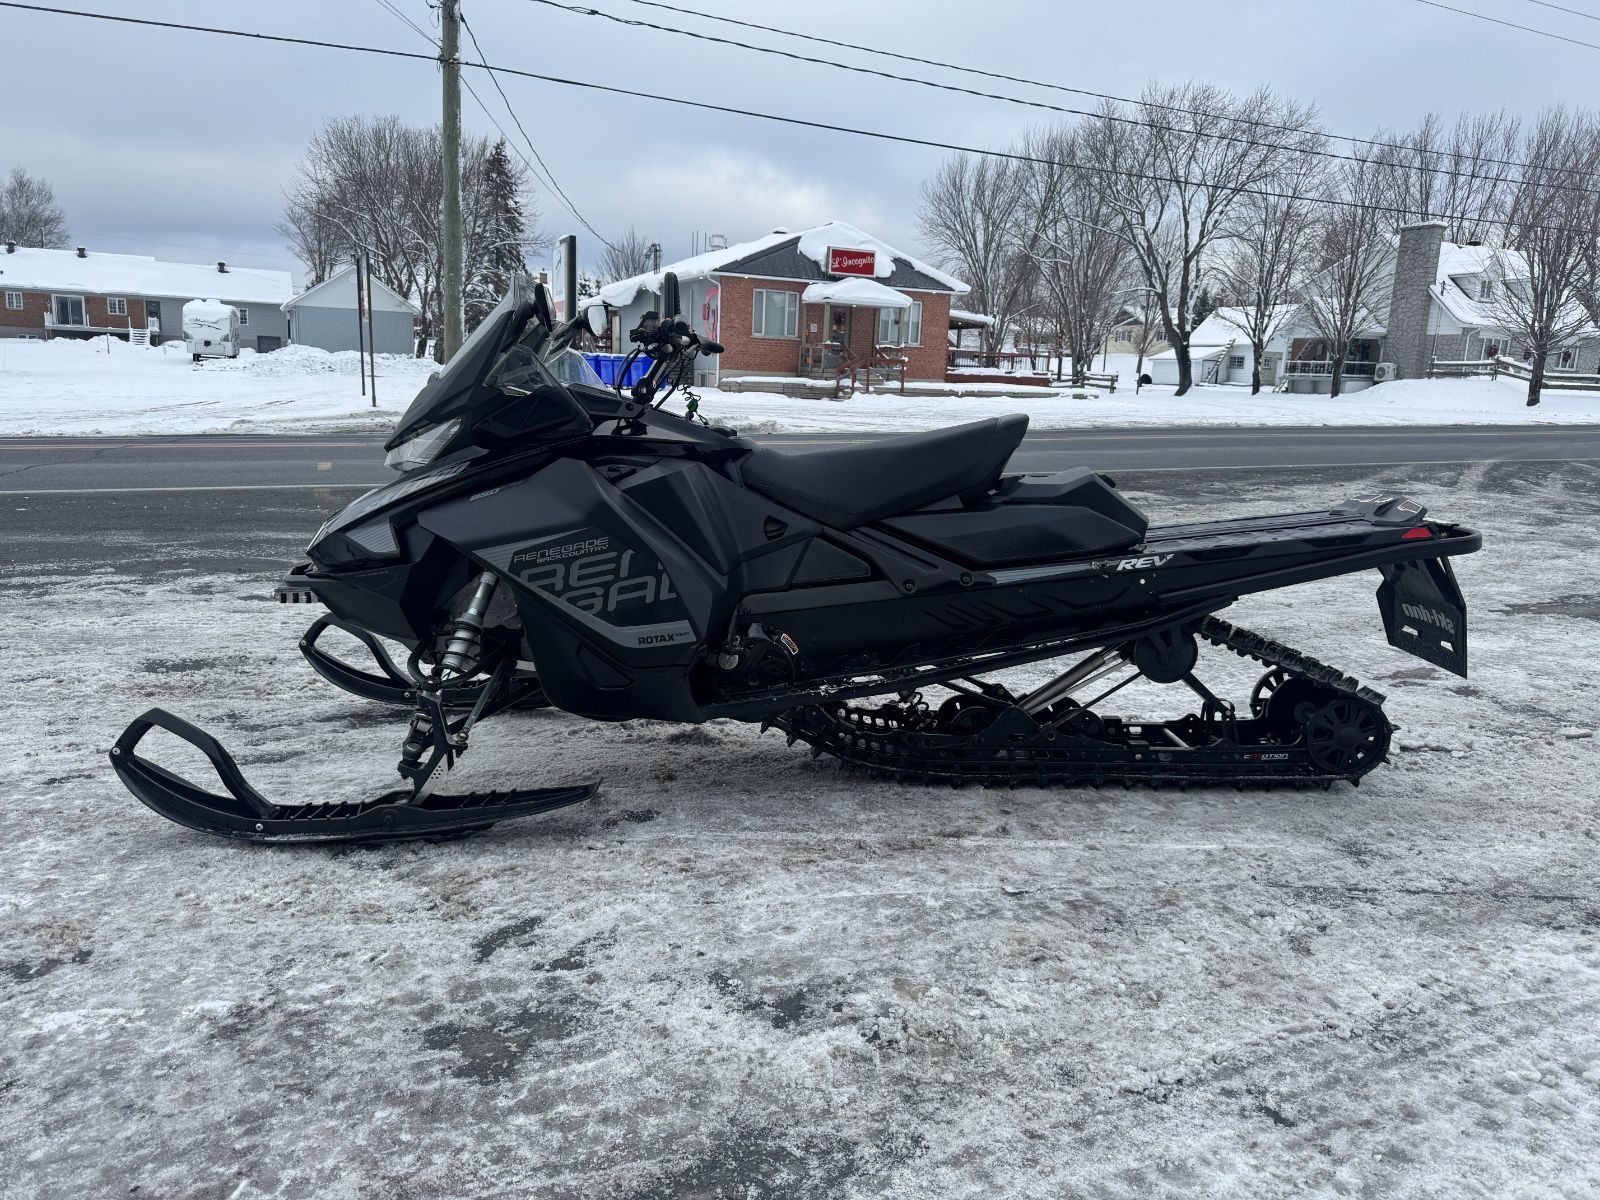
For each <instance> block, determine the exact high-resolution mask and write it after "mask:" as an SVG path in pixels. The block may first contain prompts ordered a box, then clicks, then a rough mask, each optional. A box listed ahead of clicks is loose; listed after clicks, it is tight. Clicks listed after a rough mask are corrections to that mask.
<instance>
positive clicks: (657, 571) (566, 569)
mask: <svg viewBox="0 0 1600 1200" xmlns="http://www.w3.org/2000/svg"><path fill="white" fill-rule="evenodd" d="M583 545H599V546H608V545H610V539H609V538H596V539H594V541H593V542H586V543H579V542H574V543H572V545H571V546H557V547H555V548H554V549H553V550H551V551H550V552H548V553H541V554H540V555H539V556H536V557H534V558H533V559H532V560H524V562H523V563H521V564H519V562H518V559H519V558H521V557H522V555H520V554H518V555H514V556H513V557H512V559H511V569H512V570H513V571H514V572H516V573H518V574H520V575H521V576H522V578H523V579H525V580H527V582H528V586H530V587H536V588H540V589H541V590H543V591H546V592H549V593H550V594H551V595H553V596H559V597H560V598H561V599H562V600H564V601H566V603H568V604H570V605H572V606H573V607H574V608H581V609H582V610H583V611H584V612H586V613H594V614H595V615H599V614H600V613H614V612H616V611H617V610H618V609H619V608H622V607H623V606H625V605H643V606H649V605H652V604H655V603H657V602H659V601H662V600H675V599H677V596H678V593H677V591H676V590H674V588H673V586H672V579H671V577H670V576H668V574H667V573H666V572H665V571H664V570H662V569H661V565H660V564H659V563H658V562H656V561H655V559H653V558H651V557H649V556H648V555H644V554H640V553H638V552H637V551H634V550H623V551H620V552H619V551H616V550H605V551H603V552H601V553H598V554H585V555H584V556H583V557H582V558H571V559H567V560H566V561H559V560H560V559H561V558H563V557H564V556H563V555H561V553H560V552H561V551H563V550H569V549H571V548H572V546H583ZM552 559H556V560H558V561H551V560H552ZM635 572H637V573H635ZM641 636H644V635H641ZM672 640H674V639H673V637H671V636H666V635H663V637H662V638H660V639H658V641H657V642H655V643H652V642H648V641H643V640H641V642H640V643H639V644H640V645H651V644H661V643H662V642H670V641H672Z"/></svg>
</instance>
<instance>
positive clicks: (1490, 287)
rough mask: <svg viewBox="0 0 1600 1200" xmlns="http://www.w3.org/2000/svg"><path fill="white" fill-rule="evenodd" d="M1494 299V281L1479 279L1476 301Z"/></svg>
mask: <svg viewBox="0 0 1600 1200" xmlns="http://www.w3.org/2000/svg"><path fill="white" fill-rule="evenodd" d="M1493 297H1494V280H1492V279H1480V280H1479V281H1478V299H1479V300H1489V299H1492V298H1493Z"/></svg>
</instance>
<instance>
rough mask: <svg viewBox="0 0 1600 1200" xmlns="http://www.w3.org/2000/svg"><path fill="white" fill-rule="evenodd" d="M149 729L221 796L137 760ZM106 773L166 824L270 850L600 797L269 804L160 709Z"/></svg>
mask: <svg viewBox="0 0 1600 1200" xmlns="http://www.w3.org/2000/svg"><path fill="white" fill-rule="evenodd" d="M152 729H164V730H166V731H167V732H168V733H172V734H175V735H176V736H178V737H180V738H182V739H183V740H184V741H186V742H188V743H189V744H190V745H192V746H194V747H195V748H196V749H197V750H199V751H200V752H201V753H202V754H204V755H205V756H206V758H207V759H209V760H210V762H211V765H212V766H213V767H214V768H215V769H216V772H217V777H218V778H219V779H221V781H222V785H223V787H224V788H226V789H227V794H226V795H219V794H218V793H216V792H208V791H206V790H205V789H204V788H201V787H197V786H196V785H194V784H192V783H190V782H189V781H188V780H187V779H184V778H183V777H182V776H181V775H177V774H174V773H173V772H171V771H169V770H167V769H166V768H165V767H160V766H157V765H156V764H155V763H153V762H150V761H149V760H147V759H144V758H141V757H140V756H139V755H138V753H137V752H136V751H137V749H138V746H139V742H140V740H141V739H142V738H143V737H144V735H145V734H147V733H149V732H150V730H152ZM111 766H112V768H113V769H114V770H115V771H116V773H117V777H118V778H119V779H121V780H122V782H123V784H124V785H126V787H127V788H128V790H129V791H130V792H132V793H133V794H134V795H135V796H137V797H138V798H139V800H140V801H141V802H143V803H144V804H145V805H146V807H148V808H150V809H151V810H152V811H154V812H157V813H159V814H160V815H161V816H163V817H166V818H167V820H169V821H174V822H176V823H177V824H179V825H184V826H187V827H188V828H190V829H195V830H199V831H200V832H201V833H211V834H216V835H217V836H218V837H228V838H236V839H238V840H240V841H246V842H265V843H276V844H285V843H305V844H316V843H330V842H388V841H403V840H407V839H412V838H447V837H459V836H462V835H465V834H468V833H475V832H477V831H479V830H482V829H488V828H489V827H490V826H491V825H496V824H498V823H499V822H501V821H509V820H512V819H514V818H517V817H529V816H533V815H535V814H537V813H543V812H550V811H551V810H553V809H557V808H566V807H567V806H569V805H573V804H581V803H582V802H583V801H585V800H589V799H592V798H593V797H594V795H595V794H596V792H597V791H598V790H599V785H598V784H586V785H581V786H576V787H564V788H532V789H525V790H520V791H510V792H475V793H471V794H469V795H460V796H439V795H429V796H426V797H424V798H422V799H415V798H413V797H412V795H411V793H409V792H404V791H393V792H386V793H385V794H384V795H382V796H379V797H377V798H376V799H373V800H363V801H356V802H342V801H341V802H336V803H331V804H273V803H272V802H271V801H269V800H267V799H266V798H265V797H263V796H262V795H261V794H260V793H259V792H257V791H256V790H255V788H253V787H251V786H250V784H249V783H248V782H247V781H246V780H245V777H244V774H243V773H242V772H241V771H240V770H239V764H238V763H236V762H234V761H233V756H232V755H230V754H229V753H228V752H227V750H225V749H223V747H222V744H221V743H220V742H218V741H217V739H216V738H214V737H212V736H211V735H210V734H208V733H206V732H204V731H203V730H201V729H198V728H196V727H195V726H194V725H191V724H190V723H189V722H188V721H185V720H184V719H183V718H182V717H177V716H174V715H173V714H172V713H169V712H167V711H166V710H165V709H160V708H152V709H151V710H150V711H149V712H147V713H145V714H144V715H143V716H141V717H138V718H136V719H135V720H134V721H133V722H132V724H130V725H129V726H128V728H127V729H126V730H124V731H123V734H122V736H121V737H120V738H118V739H117V743H116V745H114V746H113V747H112V748H111Z"/></svg>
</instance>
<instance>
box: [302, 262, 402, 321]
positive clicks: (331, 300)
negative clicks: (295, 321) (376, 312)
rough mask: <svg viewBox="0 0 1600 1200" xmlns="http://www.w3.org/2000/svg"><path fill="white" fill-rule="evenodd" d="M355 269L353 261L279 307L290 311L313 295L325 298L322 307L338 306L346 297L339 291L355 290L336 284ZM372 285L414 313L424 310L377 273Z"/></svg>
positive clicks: (375, 302)
mask: <svg viewBox="0 0 1600 1200" xmlns="http://www.w3.org/2000/svg"><path fill="white" fill-rule="evenodd" d="M355 269H356V268H355V264H354V263H352V264H351V265H350V266H348V267H345V268H344V269H343V270H339V271H335V272H334V273H333V274H332V275H329V276H328V277H327V278H326V279H324V280H323V281H322V282H321V283H319V284H316V285H314V286H312V287H308V288H307V289H306V290H305V291H303V292H301V293H300V294H299V295H298V296H294V297H291V298H290V299H288V300H285V301H284V302H283V303H282V304H281V305H279V307H280V308H282V309H283V311H284V312H289V311H290V310H291V309H293V308H294V307H295V306H296V305H298V304H304V303H305V302H306V301H307V300H308V299H310V298H312V297H317V298H319V299H322V300H323V304H322V307H324V308H336V307H338V306H339V303H338V302H339V301H341V300H343V299H344V298H345V297H343V296H340V295H338V293H339V292H341V291H353V290H354V289H353V287H352V288H349V289H344V288H340V287H339V286H336V285H340V284H343V283H344V281H345V277H346V276H348V275H351V274H353V273H354V272H355ZM351 283H352V285H353V284H354V280H352V281H351ZM372 286H373V288H374V290H375V291H377V292H380V293H382V294H383V295H385V296H387V297H389V299H390V300H392V301H393V302H394V303H396V304H399V305H403V306H404V307H406V308H408V309H410V310H411V311H412V312H413V313H418V314H420V313H421V312H422V308H421V306H420V305H418V304H417V302H416V301H415V300H411V299H409V298H408V297H405V296H402V295H401V294H400V293H399V292H397V291H395V290H394V289H393V288H392V287H390V286H389V285H388V284H386V283H385V282H384V281H383V280H381V279H379V278H378V277H377V276H376V275H373V276H372ZM330 293H331V294H330ZM373 305H374V307H377V305H378V302H377V300H374V301H373Z"/></svg>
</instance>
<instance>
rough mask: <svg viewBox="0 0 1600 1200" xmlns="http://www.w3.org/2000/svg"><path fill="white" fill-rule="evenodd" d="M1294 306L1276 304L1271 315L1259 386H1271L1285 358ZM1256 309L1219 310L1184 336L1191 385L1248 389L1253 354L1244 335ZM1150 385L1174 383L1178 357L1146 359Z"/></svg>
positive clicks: (1167, 352)
mask: <svg viewBox="0 0 1600 1200" xmlns="http://www.w3.org/2000/svg"><path fill="white" fill-rule="evenodd" d="M1296 309H1297V306H1296V305H1293V304H1281V305H1279V306H1278V307H1277V309H1276V310H1274V313H1273V319H1272V325H1271V328H1272V329H1273V336H1272V337H1270V338H1268V339H1267V344H1266V349H1265V353H1263V354H1262V356H1261V386H1262V387H1264V388H1270V387H1275V386H1276V385H1277V383H1278V381H1279V379H1280V378H1281V377H1282V372H1283V369H1284V362H1285V360H1286V357H1287V356H1288V354H1289V350H1290V342H1291V337H1292V334H1293V333H1294V331H1295V325H1294V317H1295V312H1296ZM1254 313H1255V310H1254V309H1250V308H1219V309H1217V310H1216V311H1215V312H1213V313H1212V314H1211V315H1210V316H1208V317H1207V318H1206V319H1205V320H1204V321H1201V322H1200V324H1198V325H1196V326H1195V327H1194V329H1193V330H1192V331H1191V332H1190V334H1189V364H1190V372H1191V376H1192V378H1193V380H1194V382H1195V383H1222V384H1248V383H1249V382H1250V380H1251V378H1252V375H1253V373H1254V368H1255V352H1254V350H1253V349H1252V348H1251V345H1250V338H1249V337H1248V336H1247V335H1246V333H1245V332H1244V328H1245V327H1246V326H1248V325H1249V323H1250V321H1251V319H1252V317H1253V316H1254ZM1146 369H1147V370H1148V372H1149V374H1150V378H1151V380H1152V381H1154V382H1155V383H1165V384H1173V385H1175V384H1177V382H1178V355H1177V352H1176V351H1175V350H1172V349H1170V348H1168V349H1164V350H1159V351H1157V352H1156V353H1154V354H1152V355H1151V356H1150V360H1149V366H1148V367H1147V368H1146Z"/></svg>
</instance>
